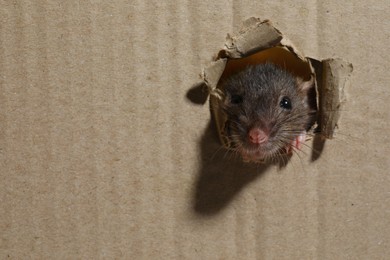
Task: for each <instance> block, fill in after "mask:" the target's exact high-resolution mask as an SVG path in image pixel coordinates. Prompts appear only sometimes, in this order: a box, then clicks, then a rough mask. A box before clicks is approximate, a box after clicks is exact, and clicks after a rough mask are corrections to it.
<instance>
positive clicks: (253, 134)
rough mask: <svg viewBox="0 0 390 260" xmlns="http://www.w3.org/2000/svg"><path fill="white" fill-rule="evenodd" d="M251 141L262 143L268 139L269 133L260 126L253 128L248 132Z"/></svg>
mask: <svg viewBox="0 0 390 260" xmlns="http://www.w3.org/2000/svg"><path fill="white" fill-rule="evenodd" d="M248 137H249V141H250V142H251V143H254V144H262V143H265V142H267V141H268V134H267V133H266V132H264V131H263V130H261V129H260V128H257V127H255V128H252V129H251V130H249V133H248Z"/></svg>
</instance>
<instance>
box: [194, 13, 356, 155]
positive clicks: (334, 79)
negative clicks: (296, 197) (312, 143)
mask: <svg viewBox="0 0 390 260" xmlns="http://www.w3.org/2000/svg"><path fill="white" fill-rule="evenodd" d="M267 62H270V63H274V64H276V65H278V66H280V67H282V68H284V69H286V70H287V71H289V72H290V73H291V74H293V75H294V76H296V77H300V78H302V79H303V80H305V81H306V80H310V78H311V77H312V76H313V77H314V78H315V82H314V88H315V91H314V94H315V95H314V97H313V100H314V103H313V104H311V106H314V109H316V110H317V119H316V127H313V129H314V128H316V132H318V133H319V134H321V135H322V136H323V137H324V138H328V139H331V138H333V136H334V130H335V128H336V127H337V122H338V120H339V118H340V111H341V110H340V108H341V107H342V105H343V104H344V103H345V95H344V89H345V87H346V86H347V85H348V84H349V79H350V76H351V73H352V65H351V64H350V63H348V62H346V61H343V60H342V59H325V60H321V61H320V60H317V59H313V58H307V57H305V56H304V55H303V54H302V53H301V52H299V51H298V50H297V49H296V48H295V47H294V45H293V44H292V43H291V42H290V41H289V40H288V39H287V38H285V36H284V35H283V34H282V33H281V32H280V31H279V30H277V29H276V28H275V27H273V26H272V24H271V22H270V21H268V20H264V21H262V20H260V19H258V18H254V17H252V18H249V19H248V20H246V21H245V22H244V25H243V27H242V28H241V29H240V30H239V31H238V32H237V33H235V34H233V35H228V36H227V39H226V43H225V47H224V48H223V49H222V50H220V51H219V52H218V55H217V58H216V60H215V61H214V62H212V63H211V64H210V65H209V66H208V67H207V68H205V69H204V70H203V73H202V78H203V80H204V82H205V84H206V85H207V87H208V90H209V93H210V107H211V110H212V113H213V115H214V119H215V122H216V126H217V129H218V135H219V137H220V139H221V142H222V143H223V145H224V146H225V147H227V148H229V147H230V146H231V140H229V137H228V135H227V134H226V133H225V124H226V121H227V117H226V115H225V114H224V112H223V111H222V109H221V103H222V102H223V100H224V95H223V90H222V84H220V83H221V82H223V81H224V80H225V79H226V78H228V77H229V76H231V75H233V74H235V73H237V72H239V71H240V70H243V69H245V68H246V67H247V66H248V65H255V64H261V63H267Z"/></svg>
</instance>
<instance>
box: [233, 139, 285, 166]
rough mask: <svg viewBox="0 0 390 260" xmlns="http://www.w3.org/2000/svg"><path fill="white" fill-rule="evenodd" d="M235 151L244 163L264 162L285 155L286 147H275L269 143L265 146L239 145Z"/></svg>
mask: <svg viewBox="0 0 390 260" xmlns="http://www.w3.org/2000/svg"><path fill="white" fill-rule="evenodd" d="M236 151H237V152H238V153H239V154H240V155H241V157H242V159H243V160H244V161H245V162H260V163H263V162H266V161H268V160H274V159H276V158H278V157H279V156H282V155H283V154H286V153H287V147H277V146H275V145H273V144H271V143H270V142H267V143H266V144H240V145H238V146H237V148H236Z"/></svg>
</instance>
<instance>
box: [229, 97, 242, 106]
mask: <svg viewBox="0 0 390 260" xmlns="http://www.w3.org/2000/svg"><path fill="white" fill-rule="evenodd" d="M230 102H231V103H232V104H235V105H237V104H240V103H242V96H240V95H232V96H231V97H230Z"/></svg>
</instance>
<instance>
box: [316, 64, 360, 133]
mask: <svg viewBox="0 0 390 260" xmlns="http://www.w3.org/2000/svg"><path fill="white" fill-rule="evenodd" d="M322 64H323V67H322V81H323V82H322V84H321V85H320V87H319V88H318V92H319V95H318V97H319V117H318V124H319V130H320V133H322V135H323V136H324V137H326V138H328V139H332V138H333V135H334V130H335V128H336V127H337V122H338V121H339V118H340V113H341V109H342V106H343V105H344V104H345V102H346V96H345V91H344V90H345V88H346V87H348V85H349V84H350V80H349V79H350V77H351V74H352V70H353V67H352V64H350V63H348V62H346V61H344V60H342V59H327V60H323V61H322Z"/></svg>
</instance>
